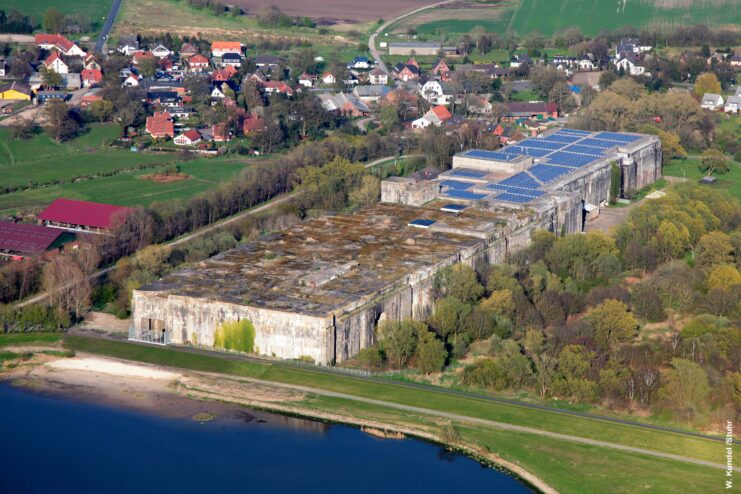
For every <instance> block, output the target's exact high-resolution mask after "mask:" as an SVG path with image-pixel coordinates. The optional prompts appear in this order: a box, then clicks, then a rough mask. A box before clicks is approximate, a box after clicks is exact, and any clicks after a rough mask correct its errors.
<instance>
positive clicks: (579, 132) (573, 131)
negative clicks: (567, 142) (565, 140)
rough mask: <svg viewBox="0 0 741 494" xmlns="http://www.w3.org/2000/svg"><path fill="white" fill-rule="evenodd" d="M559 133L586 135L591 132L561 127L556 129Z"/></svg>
mask: <svg viewBox="0 0 741 494" xmlns="http://www.w3.org/2000/svg"><path fill="white" fill-rule="evenodd" d="M558 133H559V134H574V135H577V136H588V135H589V134H591V133H592V132H589V131H588V130H579V129H561V130H559V131H558Z"/></svg>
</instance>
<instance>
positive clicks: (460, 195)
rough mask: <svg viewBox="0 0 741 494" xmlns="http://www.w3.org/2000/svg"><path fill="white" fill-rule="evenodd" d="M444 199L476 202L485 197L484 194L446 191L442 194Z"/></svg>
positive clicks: (453, 190) (454, 190)
mask: <svg viewBox="0 0 741 494" xmlns="http://www.w3.org/2000/svg"><path fill="white" fill-rule="evenodd" d="M443 195H444V196H446V197H452V198H454V199H467V200H470V201H478V200H479V199H483V198H484V197H486V194H479V193H477V192H468V191H467V190H456V189H448V190H447V191H445V192H444V193H443Z"/></svg>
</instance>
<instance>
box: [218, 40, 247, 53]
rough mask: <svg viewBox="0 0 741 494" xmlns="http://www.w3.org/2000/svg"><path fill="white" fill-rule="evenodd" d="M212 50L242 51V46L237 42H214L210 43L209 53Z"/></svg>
mask: <svg viewBox="0 0 741 494" xmlns="http://www.w3.org/2000/svg"><path fill="white" fill-rule="evenodd" d="M213 50H238V51H242V44H241V43H240V42H239V41H214V42H212V43H211V51H213Z"/></svg>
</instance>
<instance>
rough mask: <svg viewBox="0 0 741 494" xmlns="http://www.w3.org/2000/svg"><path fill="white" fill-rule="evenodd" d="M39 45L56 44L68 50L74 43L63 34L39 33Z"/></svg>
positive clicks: (37, 38)
mask: <svg viewBox="0 0 741 494" xmlns="http://www.w3.org/2000/svg"><path fill="white" fill-rule="evenodd" d="M35 42H36V44H37V45H54V46H57V47H59V48H61V49H62V50H63V51H65V52H67V51H69V49H70V48H72V47H73V46H74V43H73V42H71V41H70V40H68V39H67V38H65V37H64V36H62V35H61V34H37V35H36V37H35Z"/></svg>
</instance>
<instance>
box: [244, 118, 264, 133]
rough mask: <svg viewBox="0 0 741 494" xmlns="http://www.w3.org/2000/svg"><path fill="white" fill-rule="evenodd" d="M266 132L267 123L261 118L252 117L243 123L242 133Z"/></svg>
mask: <svg viewBox="0 0 741 494" xmlns="http://www.w3.org/2000/svg"><path fill="white" fill-rule="evenodd" d="M262 130H265V121H264V120H263V119H262V118H260V117H255V116H250V117H249V118H245V119H244V122H243V123H242V132H243V133H244V134H249V133H250V132H260V131H262Z"/></svg>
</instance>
